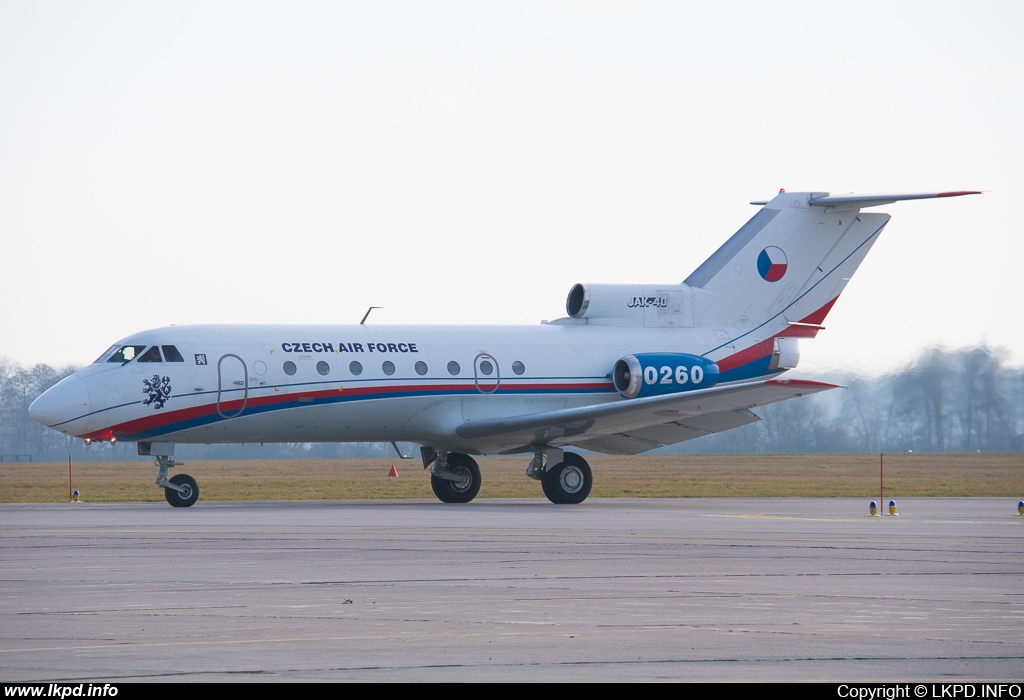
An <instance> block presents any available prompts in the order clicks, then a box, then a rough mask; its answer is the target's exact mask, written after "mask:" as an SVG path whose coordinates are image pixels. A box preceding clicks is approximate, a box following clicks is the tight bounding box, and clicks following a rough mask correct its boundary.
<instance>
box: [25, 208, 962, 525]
mask: <svg viewBox="0 0 1024 700" xmlns="http://www.w3.org/2000/svg"><path fill="white" fill-rule="evenodd" d="M965 194H978V193H977V192H967V191H960V192H935V193H927V194H891V195H839V196H836V195H831V194H828V193H822V192H811V193H806V192H805V193H787V192H785V191H782V192H780V193H779V194H778V196H776V197H775V198H774V199H772V200H771V201H770V202H754V204H759V205H762V208H761V209H760V210H758V212H757V213H756V214H755V215H754V216H753V218H752V219H750V221H748V222H747V223H746V224H745V225H744V226H743V227H742V228H740V230H739V231H737V232H736V233H735V234H734V235H733V236H732V237H731V238H730V239H729V240H728V241H726V242H725V244H724V245H723V246H722V247H721V248H719V249H718V250H717V251H716V252H715V253H714V254H713V255H712V256H711V257H710V258H708V259H707V260H706V261H705V262H704V263H703V264H702V265H700V267H698V268H697V269H696V270H695V271H694V272H693V273H692V274H691V275H690V276H689V277H687V278H686V281H685V282H683V283H681V284H636V285H612V284H577V285H575V286H574V287H573V288H572V289H571V290H570V291H569V297H568V300H567V302H566V311H567V312H568V317H567V318H560V319H558V320H556V321H551V322H550V323H542V324H540V325H537V326H456V327H439V326H435V327H431V326H371V325H365V324H360V325H352V326H327V325H325V326H284V325H281V326H230V325H228V326H172V327H170V328H161V329H158V330H150V331H144V332H142V333H137V334H135V335H132V336H129V337H128V338H125V339H123V340H120V341H118V342H117V343H115V344H114V345H113V346H111V347H110V349H109V350H107V351H106V352H105V353H103V354H102V355H101V356H100V357H99V359H97V360H96V361H95V362H94V363H93V364H91V365H89V366H88V367H86V368H85V369H82V370H80V371H78V372H76V373H75V374H74V375H72V376H70V377H67V378H66V379H64V380H63V381H61V382H59V383H58V384H56V385H55V386H54V387H52V388H51V389H49V390H48V391H46V392H45V393H44V394H42V395H41V396H40V397H39V398H37V399H36V400H35V402H33V404H32V405H31V407H30V408H29V413H30V414H31V415H32V417H33V418H34V419H35V420H37V421H39V422H40V423H42V424H43V425H46V426H49V427H50V428H53V429H55V430H59V431H60V432H62V433H66V434H68V435H72V436H74V437H78V438H82V439H84V440H86V441H87V442H93V441H105V440H109V441H111V442H113V441H115V440H128V441H132V442H137V443H138V451H139V454H140V455H150V456H153V457H155V464H156V466H157V468H158V473H157V479H156V483H157V485H158V486H160V487H162V488H163V489H164V493H165V494H166V497H167V501H168V502H169V503H170V504H171V505H172V506H191V505H192V504H193V503H195V502H196V499H197V498H198V496H199V487H198V485H197V484H196V481H195V480H194V479H193V478H192V477H190V476H188V475H187V474H177V475H175V476H173V477H171V478H168V470H169V469H170V468H171V467H175V466H179V465H180V463H178V462H175V461H174V459H173V455H174V445H175V444H176V443H240V442H363V441H382V442H383V441H391V442H392V444H395V443H396V442H398V441H402V442H411V443H418V444H419V445H421V448H420V451H421V455H422V459H423V466H424V468H429V470H430V477H431V485H432V487H433V490H434V493H435V494H436V495H437V497H438V498H439V499H440V500H442V501H444V502H446V503H466V502H468V501H471V500H473V498H474V497H475V496H476V495H477V492H478V491H479V490H480V469H479V467H478V466H477V463H476V461H475V460H474V459H473V457H472V456H471V455H487V454H501V455H509V454H532V456H533V457H532V460H531V461H530V463H529V467H528V468H527V470H526V474H527V476H530V477H532V478H534V479H537V480H539V481H540V482H541V486H542V487H543V490H544V494H545V495H546V496H547V497H548V499H550V500H551V501H552V502H554V503H580V502H582V501H583V500H584V499H586V497H587V495H588V494H589V493H590V489H591V484H592V477H591V471H590V467H589V466H588V465H587V462H586V460H584V459H583V457H581V456H580V455H578V454H576V453H573V452H567V451H565V448H567V447H569V446H576V447H578V448H584V449H587V450H593V451H596V452H603V453H608V454H620V455H630V454H638V453H640V452H645V451H647V450H651V449H654V448H656V447H661V446H662V445H672V444H675V443H677V442H681V441H683V440H689V439H691V438H695V437H700V436H702V435H707V434H709V433H717V432H721V431H723V430H729V429H730V428H736V427H739V426H741V425H746V424H748V423H751V422H754V421H757V420H760V419H759V418H758V416H756V415H755V414H754V413H752V412H751V410H750V409H752V408H754V407H756V406H763V405H766V404H770V403H774V402H776V401H782V400H784V399H790V398H794V397H797V396H804V395H806V394H813V393H815V392H819V391H824V390H827V389H832V388H835V385H833V384H826V383H822V382H815V381H807V380H800V379H779V378H777V376H778V375H779V374H781V373H782V372H784V371H786V370H788V369H792V368H794V367H796V365H797V360H798V359H799V351H798V347H797V343H798V339H799V338H811V337H814V336H815V335H816V334H817V332H818V331H819V330H821V329H822V327H823V326H822V325H821V324H822V322H823V321H824V319H825V316H826V314H828V312H829V310H830V309H831V308H832V305H833V304H834V303H835V302H836V299H837V298H838V297H839V294H840V293H841V292H842V291H843V288H844V287H845V286H846V283H847V281H848V280H849V279H850V277H851V276H852V275H853V273H854V271H855V270H856V269H857V266H858V265H860V263H861V261H862V260H863V259H864V256H865V255H867V252H868V250H869V249H870V248H871V246H872V245H873V244H874V242H875V241H876V240H877V238H878V235H879V233H880V232H881V230H882V228H883V227H884V226H885V225H886V223H888V221H889V216H888V215H887V214H862V213H860V210H861V209H862V208H865V207H873V206H876V205H880V204H889V203H892V202H895V201H898V200H906V199H929V198H935V197H954V196H960V195H965ZM365 320H366V319H365V317H364V319H363V321H365ZM396 449H397V445H396Z"/></svg>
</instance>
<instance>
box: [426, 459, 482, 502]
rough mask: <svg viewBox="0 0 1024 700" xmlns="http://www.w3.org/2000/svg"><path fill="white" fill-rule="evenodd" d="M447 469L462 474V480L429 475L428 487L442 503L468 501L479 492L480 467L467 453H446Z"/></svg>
mask: <svg viewBox="0 0 1024 700" xmlns="http://www.w3.org/2000/svg"><path fill="white" fill-rule="evenodd" d="M448 471H450V472H454V473H456V474H459V475H460V476H463V477H464V479H463V480H462V481H449V480H448V479H441V478H439V477H436V476H434V475H433V474H431V475H430V488H432V489H434V495H435V496H437V497H438V499H439V500H441V501H442V502H443V503H469V502H470V501H472V500H473V499H474V498H476V495H477V494H478V493H480V467H479V466H477V463H476V460H474V459H473V458H472V457H470V456H469V455H462V454H456V453H452V454H449V455H448Z"/></svg>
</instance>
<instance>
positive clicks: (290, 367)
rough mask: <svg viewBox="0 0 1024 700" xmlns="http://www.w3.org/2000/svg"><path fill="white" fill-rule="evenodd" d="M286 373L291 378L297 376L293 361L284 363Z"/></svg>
mask: <svg viewBox="0 0 1024 700" xmlns="http://www.w3.org/2000/svg"><path fill="white" fill-rule="evenodd" d="M284 373H285V374H287V375H288V376H289V377H290V376H292V375H293V374H295V363H294V362H292V361H291V360H288V361H287V362H285V363H284Z"/></svg>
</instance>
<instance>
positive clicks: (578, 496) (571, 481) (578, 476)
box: [540, 452, 594, 503]
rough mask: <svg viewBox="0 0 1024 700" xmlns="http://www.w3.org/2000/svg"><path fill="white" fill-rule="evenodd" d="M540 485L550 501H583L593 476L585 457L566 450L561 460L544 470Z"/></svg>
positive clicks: (588, 491)
mask: <svg viewBox="0 0 1024 700" xmlns="http://www.w3.org/2000/svg"><path fill="white" fill-rule="evenodd" d="M540 485H541V486H542V487H543V489H544V495H545V496H547V497H548V500H549V501H551V502H552V503H583V501H585V500H587V496H589V495H590V487H591V486H593V485H594V477H593V475H592V474H591V473H590V465H589V464H587V461H586V460H585V459H583V458H582V457H580V456H579V455H578V454H574V453H572V452H566V453H565V454H564V455H563V457H562V461H561V462H559V463H558V464H556V465H555V466H553V467H549V468H548V469H547V471H546V472H544V478H543V479H541V480H540Z"/></svg>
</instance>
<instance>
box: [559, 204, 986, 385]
mask: <svg viewBox="0 0 1024 700" xmlns="http://www.w3.org/2000/svg"><path fill="white" fill-rule="evenodd" d="M965 194H980V193H979V192H975V191H958V192H930V193H922V194H880V195H832V194H829V193H827V192H785V191H783V192H780V193H779V194H778V195H777V196H776V197H775V198H774V199H772V200H771V201H770V202H754V204H760V205H762V208H761V209H760V210H758V212H757V213H756V214H754V216H753V218H751V219H750V221H748V222H747V223H746V224H744V225H743V226H742V227H741V228H740V230H739V231H737V232H736V233H735V234H733V236H732V237H731V238H729V240H727V241H726V242H725V244H724V245H722V247H721V248H719V249H718V250H717V251H715V253H714V254H712V256H711V257H710V258H708V259H707V260H706V261H704V263H703V264H701V265H700V267H698V268H697V269H696V270H694V271H693V273H692V274H691V275H690V276H689V277H687V278H686V280H685V281H684V282H683V283H681V284H673V285H588V284H578V285H576V286H575V287H573V289H572V290H571V291H570V293H569V298H568V300H567V302H566V310H567V311H568V313H569V315H570V316H571V317H572V318H574V319H578V321H577V322H579V321H584V322H586V323H591V324H605V325H617V326H628V325H633V326H644V327H673V326H674V327H679V328H691V329H703V331H704V332H703V333H702V334H698V336H693V335H692V334H691V335H690V337H701V338H702V339H703V341H702V342H706V343H710V344H711V349H710V350H708V351H706V352H702V355H703V356H704V357H706V358H708V359H710V360H713V361H714V362H716V363H717V365H718V367H719V368H720V369H721V372H722V374H721V381H722V382H729V381H739V380H745V379H751V378H754V377H760V376H766V375H771V374H774V373H776V372H781V371H783V370H786V369H792V368H794V367H796V364H797V361H798V359H799V350H798V347H797V340H796V339H797V338H808V337H814V336H815V335H816V334H817V332H818V331H819V330H821V329H822V327H823V326H822V323H823V321H824V320H825V316H826V315H827V314H828V312H829V310H830V309H831V308H832V305H833V304H835V302H836V299H837V298H838V297H839V295H840V294H841V293H842V291H843V289H844V288H845V287H846V284H847V282H849V281H850V278H851V277H852V276H853V273H854V272H855V271H856V270H857V267H858V266H859V265H860V264H861V262H862V261H863V260H864V257H865V256H866V255H867V253H868V251H869V250H870V249H871V246H872V245H874V243H875V241H876V240H878V235H879V234H880V233H881V232H882V229H883V228H885V225H886V224H887V223H888V222H889V215H888V214H872V213H861V209H865V208H867V207H874V206H878V205H881V204H890V203H892V202H897V201H900V200H906V199H933V198H939V197H957V196H960V195H965Z"/></svg>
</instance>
